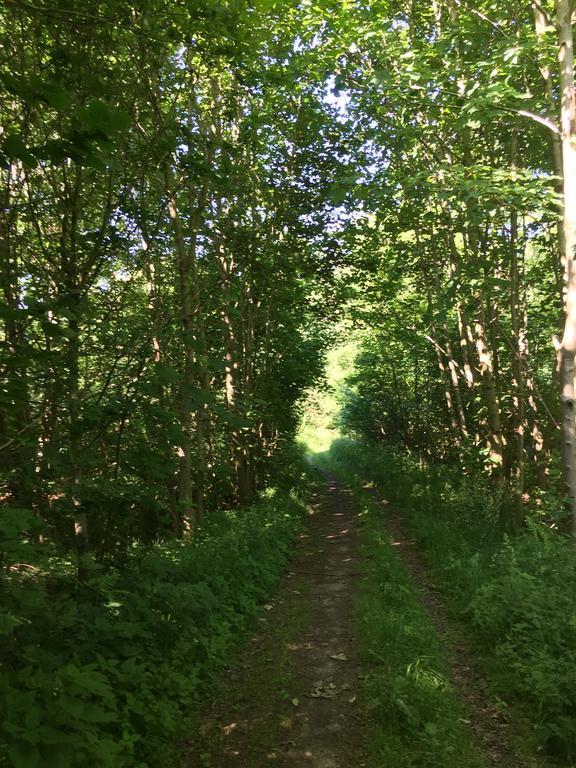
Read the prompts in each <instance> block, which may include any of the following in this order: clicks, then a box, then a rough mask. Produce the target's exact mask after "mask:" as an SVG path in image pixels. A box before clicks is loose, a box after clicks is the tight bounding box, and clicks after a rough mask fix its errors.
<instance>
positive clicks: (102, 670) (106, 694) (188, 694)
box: [0, 491, 303, 768]
mask: <svg viewBox="0 0 576 768" xmlns="http://www.w3.org/2000/svg"><path fill="white" fill-rule="evenodd" d="M302 511H303V501H302V500H301V499H300V498H299V496H298V494H297V493H296V492H295V491H282V492H278V493H276V494H274V493H273V492H269V493H268V495H267V497H265V498H263V499H262V500H261V501H260V502H259V503H257V504H256V505H255V506H254V507H252V508H248V509H246V508H244V509H238V510H235V511H228V512H222V513H216V514H213V515H212V516H210V517H209V519H208V520H207V521H206V524H205V525H203V527H202V529H201V531H200V532H199V535H198V536H197V537H195V538H194V539H193V540H192V541H189V542H182V541H172V542H168V543H167V542H164V543H158V544H155V545H153V546H148V547H145V546H143V545H139V546H135V547H133V549H132V551H131V554H130V556H129V559H128V562H127V563H126V564H124V567H123V569H122V570H118V571H114V570H109V571H108V572H99V571H98V569H97V568H96V566H95V565H93V568H92V577H91V578H90V579H89V580H88V582H87V583H85V584H80V583H77V582H75V581H74V569H73V568H72V566H71V564H70V563H67V562H66V561H64V560H62V559H59V558H56V557H50V556H46V554H45V550H46V547H42V552H43V553H44V554H43V555H42V558H40V556H39V555H38V551H37V548H35V546H34V544H33V542H24V543H22V542H20V541H19V542H18V544H17V545H15V551H14V552H10V551H9V546H8V542H9V541H11V540H14V541H16V540H17V537H16V536H15V535H14V534H15V531H13V530H11V529H10V517H9V516H4V517H3V521H2V525H3V526H4V527H3V529H2V530H0V537H1V538H2V539H3V540H4V544H5V545H6V546H4V547H3V549H4V552H5V553H6V552H8V556H9V557H10V563H8V564H7V563H6V562H5V563H4V565H5V566H6V568H5V572H6V573H7V574H8V575H6V576H5V578H4V585H3V586H4V589H3V597H2V603H3V605H2V612H1V613H0V635H1V636H2V645H1V651H0V663H1V665H2V675H1V677H0V723H1V726H0V743H1V747H2V749H1V752H2V754H3V755H4V756H5V757H4V758H3V761H4V762H2V758H0V764H4V765H10V766H13V768H46V766H50V768H75V767H76V766H83V768H92V766H93V767H94V768H96V766H98V768H120V766H121V767H122V768H128V767H130V768H132V767H136V766H137V767H138V768H144V766H148V765H154V766H156V765H158V757H159V755H161V754H163V752H164V751H165V750H166V745H167V744H168V742H169V740H170V737H173V736H174V735H175V734H176V733H177V731H178V729H179V726H180V723H181V720H182V717H183V716H184V715H185V713H186V709H187V707H189V706H190V705H191V703H192V702H193V700H194V699H195V697H196V696H197V695H198V694H199V692H200V691H201V690H202V686H203V684H205V683H206V681H207V680H208V679H209V677H210V675H211V673H213V672H214V671H215V670H216V669H217V668H218V667H221V666H222V664H224V663H225V661H226V659H227V658H228V656H229V654H230V651H231V649H233V647H234V646H235V644H237V642H238V639H239V638H240V637H241V636H242V632H243V631H244V630H245V629H246V627H247V625H248V624H249V622H250V619H251V618H252V617H254V615H255V614H256V613H257V611H258V609H259V605H260V604H261V603H262V601H263V600H264V599H265V597H266V596H267V595H268V594H269V592H270V590H271V589H272V588H273V586H274V584H275V582H276V581H277V579H278V577H279V574H280V572H281V570H282V567H283V565H284V563H285V562H286V559H287V557H288V554H289V551H290V547H291V542H292V540H293V537H294V535H295V532H296V529H297V527H298V525H299V520H300V518H301V514H302ZM12 522H13V524H12V528H14V529H19V528H20V527H21V525H22V520H20V522H19V523H16V522H15V521H12ZM6 556H7V555H5V557H6ZM21 563H26V566H25V567H24V566H23V565H21Z"/></svg>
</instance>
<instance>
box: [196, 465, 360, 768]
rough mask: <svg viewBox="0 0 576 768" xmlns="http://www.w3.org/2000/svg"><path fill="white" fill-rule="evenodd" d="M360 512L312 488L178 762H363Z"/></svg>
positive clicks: (345, 499)
mask: <svg viewBox="0 0 576 768" xmlns="http://www.w3.org/2000/svg"><path fill="white" fill-rule="evenodd" d="M357 539H358V517H357V515H356V509H355V505H354V503H353V500H352V497H351V495H350V493H349V492H347V491H346V490H344V489H343V488H342V487H341V486H340V485H339V484H338V483H337V481H336V480H334V479H333V478H332V477H328V478H327V485H326V487H325V488H323V489H321V490H319V491H318V492H317V494H316V495H315V497H314V498H313V501H312V504H311V505H310V508H309V514H308V518H307V520H306V522H305V524H304V526H303V530H302V533H301V535H300V539H299V542H298V545H297V548H296V551H295V554H294V558H293V560H292V562H291V564H290V569H289V570H288V572H287V573H286V574H285V576H284V578H283V580H282V583H281V585H280V588H279V590H278V592H277V595H276V597H275V599H274V600H273V601H272V602H271V604H270V605H268V606H266V608H267V610H266V611H265V614H264V616H263V617H262V619H261V625H262V626H261V630H260V631H259V632H258V633H257V634H256V635H255V636H254V637H252V638H251V642H250V644H249V645H250V647H249V648H248V649H247V651H246V652H245V653H244V655H243V656H242V658H241V659H240V661H239V663H238V664H237V666H236V667H234V668H232V669H229V670H228V671H227V674H226V675H225V676H224V679H223V680H222V682H221V684H220V690H218V691H216V693H215V696H214V699H213V702H212V705H211V708H210V711H209V712H204V713H203V715H202V716H201V717H199V718H198V719H197V720H196V721H195V722H193V723H192V725H191V731H192V732H193V734H194V735H193V737H192V738H191V740H190V742H189V744H188V745H187V746H186V748H185V753H184V759H183V761H182V763H181V765H182V768H199V767H200V766H205V767H206V768H233V767H235V768H260V767H261V766H279V767H280V768H304V767H305V766H310V767H311V768H363V766H365V765H367V763H366V762H365V758H364V756H363V742H364V738H363V730H364V729H363V721H364V719H365V718H364V716H363V711H362V702H361V698H362V696H361V694H362V689H363V687H364V685H363V682H364V676H363V672H362V669H361V666H360V664H359V662H358V660H357V648H356V642H355V638H354V623H355V622H354V605H355V593H356V590H357V586H358V581H359V565H358V562H357V558H358V546H357Z"/></svg>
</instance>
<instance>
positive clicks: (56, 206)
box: [0, 0, 576, 768]
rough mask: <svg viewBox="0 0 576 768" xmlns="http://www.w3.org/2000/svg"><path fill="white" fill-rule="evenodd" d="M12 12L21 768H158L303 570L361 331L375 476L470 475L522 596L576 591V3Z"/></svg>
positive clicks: (561, 740)
mask: <svg viewBox="0 0 576 768" xmlns="http://www.w3.org/2000/svg"><path fill="white" fill-rule="evenodd" d="M0 14H1V15H0V39H1V41H2V48H1V50H0V81H1V89H0V165H1V173H2V175H1V182H0V196H1V200H2V203H1V206H0V287H1V296H0V301H1V303H0V499H1V501H2V510H1V514H0V545H1V555H0V556H1V560H0V565H1V569H2V573H1V578H2V613H1V614H0V635H1V636H2V640H3V642H2V649H1V651H0V657H1V664H2V667H3V672H4V674H3V679H2V682H1V684H0V713H1V715H2V716H1V717H0V720H1V721H2V724H1V725H0V733H1V737H0V743H2V744H3V754H4V757H0V765H12V766H15V767H16V768H20V767H22V768H34V766H47V765H50V766H64V767H65V766H76V765H80V764H82V765H90V766H91V765H94V766H96V765H98V766H132V765H134V766H136V765H139V766H143V765H148V764H155V765H157V764H158V762H154V761H155V760H157V759H158V758H157V757H154V755H156V756H157V755H158V754H159V752H158V751H159V750H160V751H161V750H162V748H163V745H164V744H165V741H166V738H167V736H168V737H169V736H170V734H171V733H173V732H174V731H175V730H176V726H177V724H178V720H179V718H180V716H181V713H182V711H183V710H184V709H185V707H186V706H187V705H188V703H189V702H190V701H191V699H192V698H193V696H194V695H196V690H197V689H198V690H200V689H201V683H202V678H203V675H204V671H205V670H207V669H212V667H214V666H217V665H218V664H219V663H221V662H222V659H223V658H224V656H225V653H226V652H227V649H228V647H229V645H230V644H231V642H232V640H233V638H234V637H235V636H236V634H238V633H240V631H241V627H242V626H244V624H245V623H246V622H247V621H248V620H249V618H250V616H253V615H254V614H255V612H256V611H257V607H258V604H259V603H260V602H261V601H262V599H264V597H265V595H266V594H267V591H268V590H269V589H270V588H271V586H272V585H273V584H274V583H275V580H276V579H277V577H278V574H279V573H280V571H281V569H282V566H283V564H284V562H285V559H286V557H287V554H288V551H289V549H290V542H291V537H292V536H293V535H294V531H295V528H296V526H297V522H298V518H299V516H300V515H301V511H302V505H303V501H302V498H304V497H305V490H306V485H307V482H308V481H307V480H305V479H303V465H302V463H301V459H300V457H299V453H298V450H297V448H296V443H295V438H296V434H297V430H298V425H299V422H300V420H301V418H302V414H303V413H306V414H307V418H309V419H310V418H312V421H313V422H314V418H316V417H318V418H320V417H319V416H318V413H319V412H320V410H321V409H319V408H318V403H317V401H315V400H314V397H311V396H310V394H309V393H310V391H311V389H312V388H313V387H314V386H316V387H319V388H320V389H323V388H324V389H325V388H326V386H327V385H326V383H325V381H324V379H323V375H324V374H323V370H324V358H325V353H326V351H327V350H329V349H330V348H331V347H332V346H333V345H334V344H335V343H340V342H341V340H342V337H343V336H352V337H353V338H354V339H355V343H356V345H357V353H356V355H355V363H354V366H353V369H352V370H351V371H350V373H349V376H348V378H347V380H346V382H345V384H343V385H341V386H340V387H339V389H338V393H337V396H338V399H339V403H340V407H341V415H340V416H339V417H338V418H339V424H340V428H341V429H343V430H344V431H345V432H346V433H347V434H348V435H350V436H352V437H353V438H354V439H355V440H356V441H357V442H359V443H360V444H364V445H366V444H369V445H371V446H374V444H375V443H377V444H381V445H382V446H385V451H388V453H386V452H384V453H382V454H378V453H377V452H376V448H374V449H373V450H372V449H371V450H372V452H371V454H370V455H371V456H372V457H373V458H372V462H373V463H379V466H378V468H377V469H378V472H376V475H378V473H380V475H384V474H386V471H387V470H389V471H390V472H393V471H396V472H398V473H399V474H400V475H402V474H404V475H405V476H413V477H416V475H418V473H420V474H419V475H418V478H419V479H418V480H415V481H414V482H415V484H416V485H418V483H423V484H424V485H423V486H422V487H424V486H426V487H427V488H429V489H430V488H432V490H433V489H434V487H436V486H435V485H434V483H436V481H437V479H438V477H450V478H452V480H451V482H453V483H454V485H453V488H454V489H456V490H454V495H453V505H452V506H453V507H454V508H453V509H452V511H451V512H450V514H449V521H450V530H451V531H452V532H453V531H458V530H459V528H458V526H459V525H460V526H461V528H465V527H466V526H468V524H469V523H470V522H471V514H470V510H472V509H473V511H474V516H475V517H476V518H477V521H479V525H481V526H482V531H484V533H486V532H488V533H486V536H487V537H488V539H490V540H491V541H493V542H502V536H506V537H508V538H506V539H505V541H507V542H510V541H512V542H514V541H519V542H522V541H527V539H528V538H530V542H531V543H530V545H529V546H530V547H531V549H529V553H530V556H529V557H528V555H526V557H525V561H526V568H529V567H530V565H529V562H530V561H536V560H538V557H540V555H541V554H542V553H545V552H547V553H549V559H548V560H547V561H546V563H547V564H544V565H542V562H543V561H539V562H540V564H541V569H543V570H541V571H540V575H538V574H532V575H530V577H529V578H528V577H526V580H525V582H523V583H524V585H525V586H526V584H527V583H528V582H530V583H533V584H535V583H536V582H537V581H538V579H539V578H542V579H544V580H545V578H547V576H546V574H550V573H552V570H553V569H552V570H551V565H550V563H553V562H554V561H556V562H557V563H558V564H559V565H558V567H560V565H561V566H562V568H563V569H564V570H562V572H561V576H557V574H556V575H554V574H553V576H551V577H550V578H551V579H552V581H548V582H546V583H547V584H548V587H549V591H548V592H547V593H546V596H544V594H543V595H542V606H544V605H545V604H547V603H546V601H547V600H548V598H549V596H550V594H554V595H557V594H559V593H560V592H562V591H563V590H568V588H569V586H570V585H573V584H574V582H575V581H576V571H575V570H574V567H573V565H572V550H571V549H570V547H569V546H568V545H567V544H566V542H568V541H569V540H570V538H573V537H574V536H575V535H576V395H575V389H574V371H575V355H576V268H575V264H574V251H575V248H576V96H575V88H574V61H573V32H572V25H573V9H572V4H571V2H570V0H554V1H553V0H542V2H540V1H539V0H532V2H519V0H503V1H501V2H495V1H494V0H469V1H468V2H463V1H462V2H461V0H432V2H424V1H422V0H398V2H396V1H395V0H317V1H315V0H190V2H183V0H171V1H170V2H160V1H159V0H138V2H128V0H104V1H100V2H96V1H95V0H84V1H83V2H82V3H73V2H69V0H38V2H34V3H29V2H24V0H22V1H20V0H6V2H5V3H4V6H3V8H2V9H1V11H0ZM323 382H324V383H323ZM311 413H312V416H310V414H311ZM314 414H316V416H315V415H314ZM320 416H321V414H320ZM340 450H341V451H345V450H346V449H345V448H344V447H341V448H340ZM390 451H392V453H390ZM378 456H380V459H378V458H377V457H378ZM374 457H376V458H374ZM394 457H395V458H394ZM398 457H403V458H398ZM358 461H359V460H358ZM424 467H426V468H427V469H423V468H424ZM410 473H412V475H410ZM414 473H416V474H414ZM422 473H423V474H422ZM430 473H431V474H430ZM368 474H370V473H369V472H368ZM423 478H424V479H423ZM431 478H432V479H431ZM434 478H436V479H434ZM373 479H374V478H373ZM377 479H378V477H376V480H377ZM380 479H381V481H382V482H385V479H384V478H380ZM462 483H463V484H464V485H462ZM426 484H427V485H426ZM296 487H297V488H298V489H299V490H298V492H296V491H295V490H294V488H296ZM402 487H404V486H402ZM411 487H412V486H411ZM413 487H416V486H413ZM413 487H412V488H413ZM451 487H452V486H451ZM291 488H292V490H290V489H291ZM458 489H460V490H459V491H458ZM406 493H407V494H408V495H409V494H410V493H412V490H410V489H407V490H406ZM458 493H459V494H460V495H458ZM472 497H473V500H474V504H476V506H474V504H473V503H472V501H471V498H472ZM461 503H462V504H464V505H465V504H468V503H470V505H471V506H470V507H469V509H468V512H467V513H466V514H465V515H463V517H462V520H461V521H460V523H459V522H458V514H457V512H458V509H457V507H458V505H459V504H461ZM442 504H444V505H446V504H448V502H447V501H446V496H444V497H443V501H442ZM442 504H441V503H440V501H438V505H437V506H434V504H432V505H431V506H430V507H429V509H428V513H429V515H432V516H433V515H434V514H435V513H436V512H435V510H436V511H437V512H438V514H440V509H441V508H442ZM420 512H422V510H420ZM453 513H454V514H453ZM422 514H423V513H422ZM423 525H424V523H423ZM474 530H476V529H474ZM484 533H483V534H482V535H483V536H484ZM459 535H460V534H458V533H456V534H454V537H455V539H458V536H459ZM461 538H462V540H464V539H465V538H466V536H465V534H464V533H462V537H461ZM482 541H484V539H482ZM458 546H459V544H457V543H455V547H458ZM474 546H475V545H474V544H473V543H471V542H470V549H469V550H466V554H465V555H458V557H460V556H462V557H470V558H474V552H473V547H474ZM497 546H498V545H497V544H496V543H494V544H493V546H492V549H490V553H489V556H488V555H487V556H486V563H488V560H489V559H490V557H492V556H493V554H494V551H495V548H496V547H497ZM506 546H512V545H510V544H507V545H506ZM521 546H524V545H522V544H518V547H519V548H521ZM526 546H528V545H526ZM478 547H479V548H480V542H478ZM518 551H519V552H520V549H519V550H518ZM526 552H528V550H526ZM559 552H561V556H560V555H559V554H558V553H559ZM450 557H451V555H450V553H447V554H446V558H447V559H449V558H450ZM518 558H519V560H518V562H520V561H521V554H519V555H518ZM500 565H501V567H502V568H504V566H502V563H500ZM523 567H524V566H518V568H519V569H520V571H521V568H523ZM486 568H488V565H486ZM546 569H548V570H546ZM504 570H505V569H504ZM520 571H519V572H520ZM522 572H523V571H522ZM518 578H519V579H520V577H518ZM499 579H500V581H501V582H502V581H505V579H504V576H503V575H502V573H500V576H499ZM554 579H556V581H554ZM495 584H496V581H492V582H489V583H487V584H485V585H484V586H485V590H484V592H483V593H482V595H483V597H482V598H481V599H484V600H485V601H487V603H486V605H488V604H491V605H494V604H495V603H497V602H498V600H499V599H500V597H501V596H500V597H499V594H498V592H497V588H496V586H495ZM471 589H472V587H471ZM495 590H496V591H495ZM520 591H521V590H520ZM514 595H515V597H514V602H515V603H517V598H518V600H520V598H519V597H518V594H516V593H514ZM522 595H523V596H524V597H525V598H526V600H527V601H528V602H530V599H531V596H530V590H529V589H528V587H527V586H526V589H525V590H524V592H522ZM468 598H469V599H472V597H471V593H470V594H469V595H468ZM481 599H480V598H479V597H478V596H477V598H476V603H474V605H475V606H476V608H475V610H476V616H477V617H478V616H480V618H479V619H478V625H479V626H481V625H482V622H483V621H484V623H485V624H487V623H489V622H488V620H487V619H486V616H487V615H488V614H489V612H490V611H489V607H486V606H485V609H482V608H481V607H479V606H481ZM555 599H556V598H554V600H555ZM554 600H552V602H554ZM478 601H480V602H478ZM490 601H492V602H490ZM520 602H521V600H520ZM572 603H573V601H572ZM572 603H569V604H567V605H564V604H562V605H561V606H560V604H558V605H556V603H555V605H556V608H557V611H556V614H555V615H556V617H557V619H558V621H559V622H560V618H559V617H560V615H561V614H563V618H562V622H563V623H562V626H561V627H560V628H559V629H558V637H559V638H562V639H561V640H558V643H559V646H558V647H555V648H553V649H551V650H550V656H549V658H548V657H546V659H547V661H546V664H548V662H550V668H552V667H553V666H554V661H555V660H556V659H557V658H559V657H560V656H565V657H566V659H572V660H574V659H575V658H576V648H575V643H576V641H575V639H574V637H573V634H574V633H573V627H572V628H571V629H570V627H569V622H570V621H573V619H572V617H573V616H574V615H576V605H573V604H572ZM508 607H509V606H508ZM507 610H508V608H507V607H506V604H505V603H504V602H502V612H503V613H505V612H506V611H507ZM545 610H547V609H545V608H544V607H542V611H543V614H544V612H545ZM566 612H568V615H564V614H566ZM543 614H542V615H543ZM542 615H539V616H538V617H537V619H535V620H534V622H535V624H538V623H539V625H542V622H544V624H546V622H547V621H548V620H549V619H548V618H545V619H543V618H542ZM482 617H484V618H482ZM519 621H520V619H519ZM504 631H505V630H504V629H502V632H504ZM490 632H493V633H494V632H496V630H495V629H494V626H492V625H491V629H490ZM508 639H509V638H508ZM527 642H528V643H533V644H534V645H538V643H539V642H540V640H538V641H537V640H536V639H534V638H533V639H532V640H529V641H527ZM508 647H511V646H508ZM514 648H515V652H516V649H517V650H518V653H519V654H522V653H523V648H522V646H521V645H519V646H514ZM524 650H525V649H524ZM547 652H548V651H546V653H547ZM542 654H545V651H544V650H542ZM570 654H572V655H570ZM539 658H540V660H542V658H543V657H539ZM534 664H535V665H536V666H537V664H538V663H537V662H534ZM544 666H545V664H544V662H542V667H543V668H544ZM546 669H548V667H546ZM519 674H520V672H519ZM562 674H563V675H564V674H565V671H564V672H562ZM566 674H568V673H566ZM570 674H571V675H572V677H573V674H574V673H573V672H571V673H570ZM545 676H546V675H544V677H545ZM555 685H556V684H555V683H550V685H549V687H548V688H549V689H548V688H547V689H546V690H545V691H544V692H543V693H542V698H541V699H540V700H538V701H537V702H536V703H537V705H538V706H536V709H538V707H540V712H542V711H544V712H547V713H548V715H546V717H549V720H550V722H551V721H553V722H554V726H553V727H552V728H551V730H549V732H547V733H546V734H545V736H546V738H549V739H551V740H552V741H553V742H554V745H555V747H558V749H561V750H564V753H566V750H568V752H569V751H570V749H572V748H573V747H574V744H575V743H576V730H575V729H574V725H573V724H572V725H567V723H568V721H569V718H570V717H571V716H572V715H573V711H574V707H576V701H574V695H573V693H572V694H570V693H568V692H567V690H565V688H562V691H560V690H559V687H558V686H561V683H560V682H559V683H558V686H556V687H554V686H555ZM562 685H564V686H565V685H566V683H565V681H564V682H562ZM512 687H513V686H512ZM535 687H537V686H536V683H534V681H532V683H529V682H526V683H525V688H526V690H534V689H535ZM542 687H543V688H545V686H544V683H542ZM519 688H520V689H522V686H521V685H520V686H519ZM546 697H548V698H546ZM543 702H544V703H543ZM546 707H548V709H546ZM550 713H552V714H550ZM559 744H560V745H561V746H560V747H559V746H558V745H559ZM147 761H151V762H150V763H149V762H147Z"/></svg>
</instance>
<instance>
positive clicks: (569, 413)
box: [556, 0, 576, 537]
mask: <svg viewBox="0 0 576 768" xmlns="http://www.w3.org/2000/svg"><path fill="white" fill-rule="evenodd" d="M556 22H557V30H558V44H559V53H558V60H559V63H560V90H561V94H562V96H561V113H560V128H561V139H562V168H563V174H562V175H563V188H562V193H563V195H562V197H563V227H562V232H563V236H564V244H565V248H566V259H565V270H564V280H565V315H564V332H563V335H562V341H561V342H560V345H559V349H558V369H559V372H560V386H561V396H560V401H561V407H562V443H563V468H564V479H565V482H566V492H567V497H568V504H569V509H570V530H571V533H572V536H574V537H576V414H575V408H576V395H575V391H574V358H575V355H576V269H575V265H574V249H575V248H576V146H575V142H574V137H575V117H576V114H575V112H576V104H575V94H574V50H573V38H572V22H571V2H570V0H556Z"/></svg>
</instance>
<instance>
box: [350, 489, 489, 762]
mask: <svg viewBox="0 0 576 768" xmlns="http://www.w3.org/2000/svg"><path fill="white" fill-rule="evenodd" d="M355 495H356V498H357V501H358V503H359V504H360V505H361V508H362V522H363V525H362V537H361V541H362V544H361V546H362V556H363V557H362V559H363V562H364V564H365V565H364V575H363V580H362V589H361V593H360V599H359V603H358V623H359V631H358V635H359V638H360V643H361V646H360V650H361V654H362V656H363V657H364V660H365V662H366V665H367V666H368V667H369V668H370V669H371V672H370V673H369V675H368V678H367V687H366V708H367V715H368V716H369V720H370V721H371V722H372V723H373V726H372V732H371V739H370V760H371V764H372V765H373V766H374V768H376V767H378V768H380V767H381V766H383V765H390V766H392V765H393V766H394V768H416V766H418V768H482V766H485V762H484V760H483V758H482V756H481V755H479V754H478V752H477V750H476V748H475V746H474V744H473V742H472V737H471V736H470V734H469V732H468V730H467V728H466V725H465V724H464V722H463V720H464V713H463V711H462V709H461V707H460V705H459V703H458V701H457V700H456V697H455V695H454V692H453V690H452V688H451V685H450V682H449V680H448V666H449V664H448V659H447V658H446V656H445V654H444V652H443V649H442V646H441V643H440V641H439V639H438V637H437V635H436V633H435V630H434V628H433V626H432V624H431V622H430V619H429V618H428V616H427V615H426V612H425V610H424V609H423V608H422V606H421V605H420V602H419V599H418V595H417V594H416V592H415V588H414V585H413V583H412V581H411V578H410V576H409V574H408V572H407V571H406V568H405V567H404V565H403V564H402V563H401V561H400V560H399V558H398V556H397V554H396V553H395V552H394V550H393V548H392V546H391V543H390V539H389V536H388V534H387V533H386V531H385V530H384V528H383V526H382V522H381V514H380V512H379V510H378V508H377V505H376V504H375V502H374V501H373V500H372V499H371V498H370V497H369V496H368V494H366V493H363V492H362V491H358V490H357V491H356V494H355Z"/></svg>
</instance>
